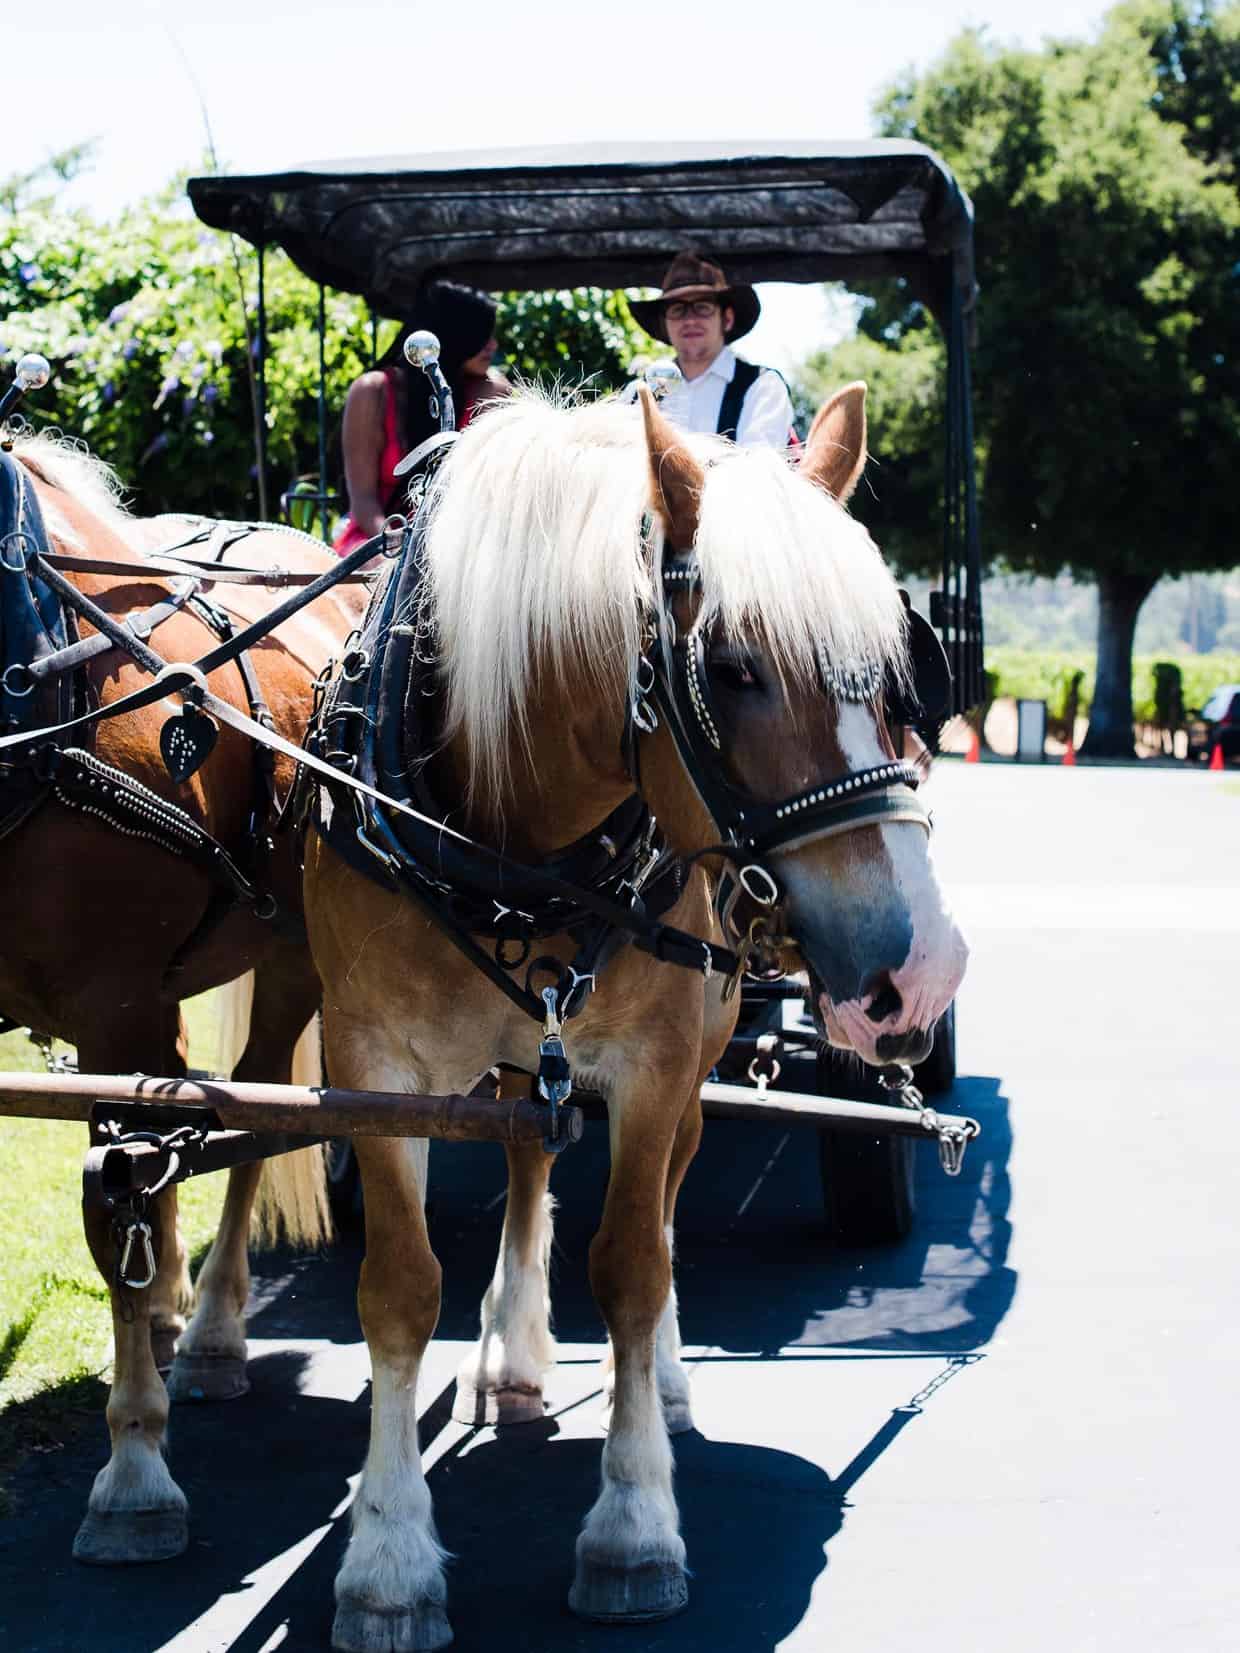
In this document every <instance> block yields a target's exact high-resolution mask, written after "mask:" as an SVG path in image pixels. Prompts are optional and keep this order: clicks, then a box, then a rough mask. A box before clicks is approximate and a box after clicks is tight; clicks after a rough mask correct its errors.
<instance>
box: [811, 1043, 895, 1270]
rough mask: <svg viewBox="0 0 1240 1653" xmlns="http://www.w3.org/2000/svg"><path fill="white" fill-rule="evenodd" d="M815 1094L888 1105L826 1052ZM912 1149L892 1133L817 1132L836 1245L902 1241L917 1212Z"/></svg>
mask: <svg viewBox="0 0 1240 1653" xmlns="http://www.w3.org/2000/svg"><path fill="white" fill-rule="evenodd" d="M818 1091H819V1094H820V1095H822V1096H842V1097H846V1098H848V1099H850V1100H852V1101H856V1102H886V1101H889V1100H890V1098H889V1096H888V1093H887V1092H886V1091H884V1090H883V1089H882V1088H881V1087H880V1086H879V1084H878V1082H877V1080H875V1079H874V1078H873V1077H871V1076H869V1075H868V1074H866V1073H859V1072H858V1071H857V1069H856V1066H855V1064H854V1063H851V1062H846V1061H845V1060H844V1059H842V1058H841V1057H839V1056H837V1055H835V1054H834V1053H833V1052H832V1051H824V1052H823V1053H822V1054H820V1056H819V1058H818ZM916 1147H917V1144H916V1141H915V1139H914V1138H913V1137H910V1136H897V1135H896V1133H895V1132H894V1131H883V1132H881V1133H877V1132H876V1133H875V1134H874V1135H873V1136H869V1135H867V1134H866V1133H865V1132H864V1131H848V1130H833V1129H831V1128H830V1127H828V1126H824V1127H823V1128H822V1129H821V1130H820V1131H819V1133H818V1166H819V1171H820V1173H821V1176H822V1198H823V1205H824V1207H825V1211H826V1219H827V1228H828V1231H829V1232H830V1234H831V1237H832V1239H833V1240H834V1241H835V1243H836V1244H837V1245H841V1246H866V1245H892V1244H895V1243H896V1242H897V1241H899V1240H903V1239H905V1238H907V1236H908V1233H909V1230H910V1229H911V1228H912V1226H913V1217H914V1214H915V1212H916V1208H917V1206H916V1193H915V1188H914V1174H915V1169H916Z"/></svg>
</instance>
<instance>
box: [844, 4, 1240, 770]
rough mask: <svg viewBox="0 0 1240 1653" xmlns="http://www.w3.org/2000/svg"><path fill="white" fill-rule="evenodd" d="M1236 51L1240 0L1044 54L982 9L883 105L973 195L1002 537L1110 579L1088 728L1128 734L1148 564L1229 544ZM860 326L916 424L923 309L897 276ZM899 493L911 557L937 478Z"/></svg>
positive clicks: (1172, 8)
mask: <svg viewBox="0 0 1240 1653" xmlns="http://www.w3.org/2000/svg"><path fill="white" fill-rule="evenodd" d="M1238 67H1240V3H1238V0H1218V3H1214V0H1197V3H1191V4H1190V3H1187V0H1129V3H1127V4H1122V5H1119V6H1116V7H1115V8H1114V9H1113V10H1112V11H1111V12H1110V13H1108V15H1107V17H1106V19H1105V22H1104V25H1103V27H1102V29H1101V31H1100V33H1099V35H1098V38H1097V39H1096V40H1093V41H1089V42H1085V43H1054V42H1052V43H1050V44H1048V45H1047V46H1046V47H1045V48H1044V49H1043V50H1042V51H1040V52H1030V51H1023V50H1017V49H1012V48H1007V47H1000V46H997V45H995V44H993V43H992V42H991V41H990V40H989V39H988V38H987V37H986V36H985V35H984V34H983V33H982V32H981V31H978V30H969V31H967V32H965V33H964V34H963V35H961V36H960V37H959V38H958V39H957V40H956V41H955V42H954V43H953V44H952V45H951V46H950V47H949V49H948V51H947V52H946V53H945V55H944V56H943V57H942V58H941V59H940V60H939V61H938V62H937V63H936V64H934V65H933V66H932V67H931V68H930V69H929V70H928V71H927V72H926V73H924V74H921V75H917V74H915V73H911V72H910V73H909V74H906V75H905V76H904V77H902V78H901V79H900V80H899V81H898V82H897V83H896V84H895V85H894V86H893V87H892V88H891V89H890V90H889V91H888V93H887V94H886V95H885V96H884V97H883V98H882V99H881V101H880V104H879V106H878V117H879V124H880V127H881V129H882V131H884V132H885V133H887V134H889V135H891V136H901V137H910V138H916V139H919V140H921V141H922V142H925V143H928V144H930V145H931V146H932V147H934V148H935V149H937V150H939V151H940V152H941V153H942V154H943V155H944V157H945V158H946V159H947V161H948V162H949V164H950V165H951V166H952V168H953V169H954V171H955V172H956V174H957V176H958V178H959V179H960V182H961V183H962V184H963V185H964V187H965V188H966V189H967V190H968V191H969V193H970V194H971V196H972V197H973V201H974V205H975V208H976V214H977V263H978V278H979V282H980V286H981V292H982V298H981V303H980V306H979V310H978V316H977V335H978V336H977V349H976V352H975V356H974V386H975V394H976V423H977V429H978V434H979V457H980V460H981V484H982V491H981V498H982V520H983V524H984V530H985V535H986V542H987V545H988V549H989V550H990V552H991V555H992V556H998V557H1000V558H1001V559H1002V561H1003V562H1004V563H1005V564H1006V565H1007V566H1008V567H1009V568H1013V569H1017V570H1026V571H1029V572H1034V573H1039V574H1046V575H1055V574H1058V573H1059V572H1061V571H1063V570H1068V571H1070V572H1071V573H1073V574H1074V575H1077V576H1078V577H1082V578H1087V579H1093V580H1095V581H1096V582H1097V584H1098V588H1099V596H1100V629H1099V650H1098V657H1099V692H1098V696H1097V700H1096V704H1095V718H1094V721H1093V723H1091V730H1090V746H1091V748H1092V749H1094V750H1103V749H1107V750H1112V751H1118V750H1122V749H1123V748H1124V746H1125V744H1127V745H1128V746H1129V747H1130V746H1131V735H1130V731H1131V704H1130V692H1129V665H1130V658H1131V648H1132V632H1133V627H1134V623H1135V619H1136V615H1137V613H1138V611H1139V609H1140V606H1141V604H1142V602H1143V601H1144V599H1145V597H1146V596H1147V595H1148V593H1149V591H1150V590H1151V589H1152V587H1153V586H1154V584H1155V583H1156V581H1157V580H1158V579H1159V578H1160V577H1161V576H1162V575H1164V574H1167V573H1170V574H1179V573H1185V572H1189V571H1193V570H1208V569H1211V568H1226V567H1229V566H1231V565H1232V563H1234V561H1235V548H1234V537H1233V535H1232V533H1231V529H1230V521H1231V516H1232V504H1231V501H1232V497H1233V493H1234V481H1233V479H1234V477H1235V475H1236V472H1237V468H1238V467H1240V374H1238V372H1237V364H1238V363H1240V195H1238V194H1237V188H1236V182H1237V180H1236V173H1235V165H1236V163H1235V155H1236V136H1237V132H1238V130H1240V93H1238V92H1237V85H1238V84H1240V81H1238V78H1237V72H1236V71H1237V68H1238ZM863 325H865V327H866V329H867V333H868V336H869V337H870V338H871V339H875V338H876V339H877V340H879V341H881V344H882V345H883V346H884V347H885V348H886V350H887V351H888V357H887V359H886V369H887V371H886V381H885V387H884V395H885V399H886V401H887V404H888V407H889V409H890V410H891V411H890V412H889V414H888V416H889V417H893V418H894V419H895V421H896V424H897V426H898V427H902V433H903V434H904V435H905V438H906V439H907V440H911V441H914V442H915V441H916V439H917V432H918V430H919V429H920V421H921V420H922V418H923V416H924V413H925V411H926V391H925V381H924V378H923V374H922V366H923V363H922V360H921V357H920V353H919V350H918V346H919V343H920V341H919V340H918V338H917V335H918V334H919V333H920V332H922V331H923V330H924V326H925V323H924V318H923V317H922V316H921V314H920V312H919V311H918V310H917V308H916V307H915V306H910V305H908V304H907V302H906V300H905V299H904V298H903V296H902V295H901V294H900V293H899V292H894V293H888V294H887V295H885V296H884V297H883V298H881V299H880V302H879V304H878V306H877V307H876V311H875V313H874V315H873V316H871V317H867V319H866V322H865V323H864V324H863ZM859 348H862V349H864V346H862V345H861V343H860V341H859ZM910 350H911V352H912V354H911V355H910V354H909V352H910ZM870 356H871V358H873V352H870ZM840 364H841V358H840V356H839V355H838V354H837V356H836V358H835V364H834V365H835V366H836V367H837V368H838V366H839V365H840ZM874 366H875V369H877V363H876V362H875V363H874ZM878 371H881V370H878ZM877 400H878V398H877V396H876V409H875V412H876V419H875V425H876V435H877V440H878V442H879V443H883V442H884V441H885V438H884V436H883V434H882V430H881V421H880V420H879V418H878V417H877V413H878V409H877ZM881 456H882V453H881V449H880V457H881ZM878 474H879V476H880V478H881V476H882V474H883V473H882V469H881V467H880V470H879V473H878ZM890 497H891V511H892V514H893V517H896V518H897V519H898V522H893V525H892V526H893V532H892V533H891V534H889V535H888V538H889V540H891V541H892V542H893V543H894V545H895V546H896V548H897V550H898V553H899V554H901V555H907V546H908V545H909V544H910V542H913V541H915V539H916V536H917V534H918V532H919V528H920V525H921V523H922V521H923V519H924V518H925V516H926V505H927V499H926V489H925V488H924V487H921V486H916V485H910V486H909V487H908V488H907V490H904V489H901V490H894V489H893V490H892V493H891V496H890Z"/></svg>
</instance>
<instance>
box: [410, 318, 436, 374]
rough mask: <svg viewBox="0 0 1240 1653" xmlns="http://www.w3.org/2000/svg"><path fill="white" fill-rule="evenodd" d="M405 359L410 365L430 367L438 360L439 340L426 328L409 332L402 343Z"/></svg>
mask: <svg viewBox="0 0 1240 1653" xmlns="http://www.w3.org/2000/svg"><path fill="white" fill-rule="evenodd" d="M404 350H405V360H406V361H407V362H408V363H409V365H410V367H421V368H427V367H430V366H431V364H432V363H433V362H437V361H438V360H439V340H438V339H437V338H436V337H435V335H434V333H432V332H430V331H429V329H427V328H420V329H419V330H418V331H417V332H416V333H410V335H409V337H408V338H407V339H406V340H405V345H404Z"/></svg>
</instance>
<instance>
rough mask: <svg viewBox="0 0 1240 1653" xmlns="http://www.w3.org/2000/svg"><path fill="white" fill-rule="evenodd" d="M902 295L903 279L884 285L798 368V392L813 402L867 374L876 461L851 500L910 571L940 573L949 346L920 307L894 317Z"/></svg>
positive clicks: (885, 546) (890, 553)
mask: <svg viewBox="0 0 1240 1653" xmlns="http://www.w3.org/2000/svg"><path fill="white" fill-rule="evenodd" d="M902 303H903V299H902V294H901V293H900V291H899V289H897V288H894V287H891V288H888V289H881V290H880V296H879V298H878V299H877V300H876V301H875V302H871V303H870V304H869V305H867V307H866V308H865V309H864V310H863V311H862V313H861V316H860V318H859V324H858V331H857V333H856V335H855V337H853V338H851V339H845V340H844V341H843V342H842V343H840V344H838V345H835V346H834V347H833V348H831V349H829V350H824V351H820V352H818V353H816V354H815V355H813V356H811V357H810V358H809V359H808V360H807V361H806V362H804V363H803V364H802V366H801V367H800V368H799V369H798V370H797V373H796V375H795V379H794V394H795V395H796V397H797V400H798V402H799V403H800V402H803V403H804V406H805V407H806V408H808V409H809V410H810V411H811V412H812V410H813V409H815V408H817V407H819V406H821V404H822V403H823V402H824V401H825V400H826V398H827V397H828V396H830V395H831V394H832V393H833V392H834V391H836V390H838V389H839V388H840V386H841V385H844V384H848V383H849V382H850V381H852V380H854V379H864V380H865V382H866V385H867V389H868V394H867V396H866V414H867V423H868V443H869V450H870V464H869V465H868V466H867V467H866V472H865V476H864V478H863V480H862V483H861V486H860V487H859V488H858V490H857V492H856V493H855V494H854V495H853V498H852V500H851V502H850V505H849V509H850V510H851V511H852V512H853V514H854V515H855V516H858V517H860V519H861V520H862V521H863V522H864V523H865V525H866V527H867V528H868V529H869V530H870V532H871V533H872V534H873V536H874V539H875V541H876V543H877V544H878V545H880V546H882V549H883V555H884V556H886V557H888V558H889V559H890V560H891V561H892V562H893V563H894V564H895V566H896V567H897V568H898V569H899V570H900V571H901V572H902V573H905V574H939V573H941V570H942V567H943V432H944V427H945V423H946V418H947V412H946V393H947V366H946V364H947V352H946V348H945V345H944V342H943V338H942V335H941V333H940V332H939V330H938V328H937V327H936V326H935V324H934V322H933V321H932V320H931V318H930V317H929V316H928V315H926V314H925V313H924V312H923V311H921V310H920V309H918V310H917V311H916V313H915V314H910V315H909V316H908V317H907V318H903V317H902V318H901V321H900V323H899V325H897V326H895V327H893V326H892V324H891V317H892V311H893V308H894V309H895V310H897V311H898V310H900V309H901V306H902Z"/></svg>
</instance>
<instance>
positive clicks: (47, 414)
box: [0, 159, 646, 518]
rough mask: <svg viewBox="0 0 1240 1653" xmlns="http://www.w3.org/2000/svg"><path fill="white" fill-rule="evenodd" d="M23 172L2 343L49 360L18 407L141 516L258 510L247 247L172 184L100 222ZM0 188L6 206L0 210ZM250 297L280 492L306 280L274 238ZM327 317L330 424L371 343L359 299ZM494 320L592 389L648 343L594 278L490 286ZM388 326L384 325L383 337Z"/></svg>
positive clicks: (329, 300)
mask: <svg viewBox="0 0 1240 1653" xmlns="http://www.w3.org/2000/svg"><path fill="white" fill-rule="evenodd" d="M70 165H71V162H70V161H69V160H68V159H65V167H66V168H68V167H69V166H70ZM57 175H58V176H59V175H60V174H57ZM65 175H67V173H66V174H65ZM36 181H37V180H35V179H34V177H33V176H32V177H31V178H24V179H18V180H10V181H9V187H8V190H7V193H6V190H5V189H4V188H3V187H0V357H2V358H4V359H8V360H10V361H11V360H15V359H16V357H17V356H19V355H21V354H22V353H23V352H25V351H28V350H37V351H39V352H40V353H42V354H43V355H45V356H47V357H48V359H49V360H50V361H51V363H52V366H53V381H52V383H51V385H49V387H48V388H47V390H45V391H43V392H40V393H39V394H38V395H37V396H36V397H34V398H32V399H31V402H30V403H28V404H27V413H28V416H29V417H30V418H31V419H32V420H33V421H34V422H36V423H39V424H45V423H51V424H57V425H59V426H60V427H61V428H62V429H64V430H65V431H66V432H69V433H70V434H72V435H74V436H77V437H81V438H82V439H83V440H84V441H85V442H87V443H88V444H89V446H90V447H91V448H92V449H94V450H95V451H96V452H97V453H98V454H100V455H101V456H102V457H103V458H104V459H106V460H108V461H109V463H111V464H112V465H114V466H115V467H116V468H117V470H118V471H119V472H120V474H121V477H122V478H123V479H124V481H125V484H126V486H127V487H128V488H129V489H131V490H132V493H133V495H134V503H135V505H136V507H137V509H139V510H140V511H142V512H143V513H144V514H151V513H155V512H159V511H193V512H202V513H204V514H208V515H216V516H226V517H227V516H232V517H242V518H245V517H251V516H256V515H257V514H258V513H259V497H258V491H257V486H256V477H255V472H254V412H253V405H252V401H251V379H250V369H249V363H250V362H252V361H253V360H254V354H255V349H256V346H257V338H256V336H255V333H256V328H257V263H256V260H255V258H254V255H253V253H252V252H251V250H250V249H249V248H248V247H244V246H240V247H239V248H238V247H235V246H234V245H233V244H232V243H231V241H230V239H229V238H228V237H227V236H224V235H220V234H217V233H216V232H215V231H213V230H208V229H206V228H204V227H203V225H201V224H200V223H199V222H198V221H197V220H196V219H195V218H193V217H192V216H191V214H190V213H189V211H188V208H187V207H186V206H185V205H184V204H183V202H182V200H181V199H180V190H179V188H178V187H176V186H172V187H170V188H169V190H168V191H167V192H166V194H165V195H164V196H163V197H161V198H158V199H156V200H153V201H148V202H144V203H143V204H142V205H141V206H140V207H136V208H133V209H131V210H129V211H127V212H125V213H124V214H123V215H122V216H121V217H120V218H119V219H118V220H117V221H115V222H113V223H104V222H100V221H98V220H96V219H94V218H92V217H91V216H90V215H89V214H87V213H84V212H63V211H60V210H58V209H57V207H56V204H55V202H54V200H50V199H39V198H35V196H34V195H33V193H32V191H33V189H34V186H35V183H36ZM6 203H8V204H9V206H10V208H11V209H12V208H13V207H14V206H16V205H20V211H15V210H10V212H9V213H8V214H7V216H6V215H5V214H4V212H3V208H4V205H5V204H6ZM243 296H244V304H243ZM265 298H266V310H267V359H266V427H267V450H268V472H269V477H270V480H271V482H272V484H273V486H274V492H275V493H276V494H278V493H279V492H280V491H281V490H282V489H283V488H284V487H285V485H286V483H287V482H288V481H289V480H290V479H291V478H293V477H295V476H299V475H303V474H307V473H316V472H317V471H318V469H319V455H318V435H317V402H318V373H319V339H318V288H317V287H316V286H315V284H314V283H313V282H311V281H309V280H308V279H307V278H306V277H305V276H303V275H302V274H301V273H300V272H299V271H298V270H297V269H296V268H295V266H294V265H293V264H292V263H291V262H290V261H289V260H288V259H287V258H286V257H284V256H283V255H282V254H280V253H274V252H273V253H269V254H268V255H267V260H266V279H265ZM325 319H326V344H325V351H324V356H325V367H326V387H327V408H328V415H329V422H330V425H331V427H332V428H333V430H334V429H335V427H336V426H337V425H338V422H339V416H340V411H341V410H342V408H343V406H344V399H345V395H346V393H347V391H348V387H349V385H350V383H351V382H352V380H353V379H354V378H355V377H356V376H357V375H358V374H359V373H360V372H362V371H364V370H365V368H367V367H368V366H369V365H370V362H371V359H372V353H373V352H372V346H373V344H374V342H375V341H374V338H373V336H372V330H371V329H372V322H371V317H370V315H369V313H368V312H367V309H366V306H365V304H364V303H363V301H362V300H361V299H359V298H355V297H353V296H351V295H348V294H339V293H333V292H330V291H329V292H328V294H327V295H326V305H325ZM499 329H500V341H501V349H502V352H503V354H504V355H505V356H506V357H507V359H508V361H509V363H510V366H511V368H512V369H513V370H514V371H515V372H516V373H518V374H519V375H521V376H522V377H525V378H529V379H543V378H555V379H558V380H563V381H567V382H572V383H577V382H579V381H580V380H581V379H582V378H589V379H590V380H591V382H592V383H594V384H596V385H598V386H599V387H600V389H605V388H610V387H611V386H613V385H615V384H617V383H620V382H622V381H623V379H624V377H625V371H626V367H627V363H628V361H629V359H630V358H631V357H632V355H633V354H634V353H635V352H636V351H637V350H638V349H640V348H643V347H645V346H646V341H645V337H644V335H643V334H641V333H640V332H639V331H638V329H637V328H636V326H635V325H634V323H633V322H632V320H631V319H630V317H629V314H628V309H627V305H626V304H625V301H624V298H623V296H622V295H620V294H612V293H602V292H598V291H595V290H581V291H578V292H573V293H568V292H564V293H553V294H513V295H509V296H507V297H504V298H502V299H501V311H500V321H499ZM390 336H391V334H390V328H385V327H382V326H381V327H380V330H379V339H378V342H379V344H380V346H381V347H383V346H385V345H386V344H387V342H388V339H389V338H390ZM330 468H331V466H330V456H329V469H330Z"/></svg>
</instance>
